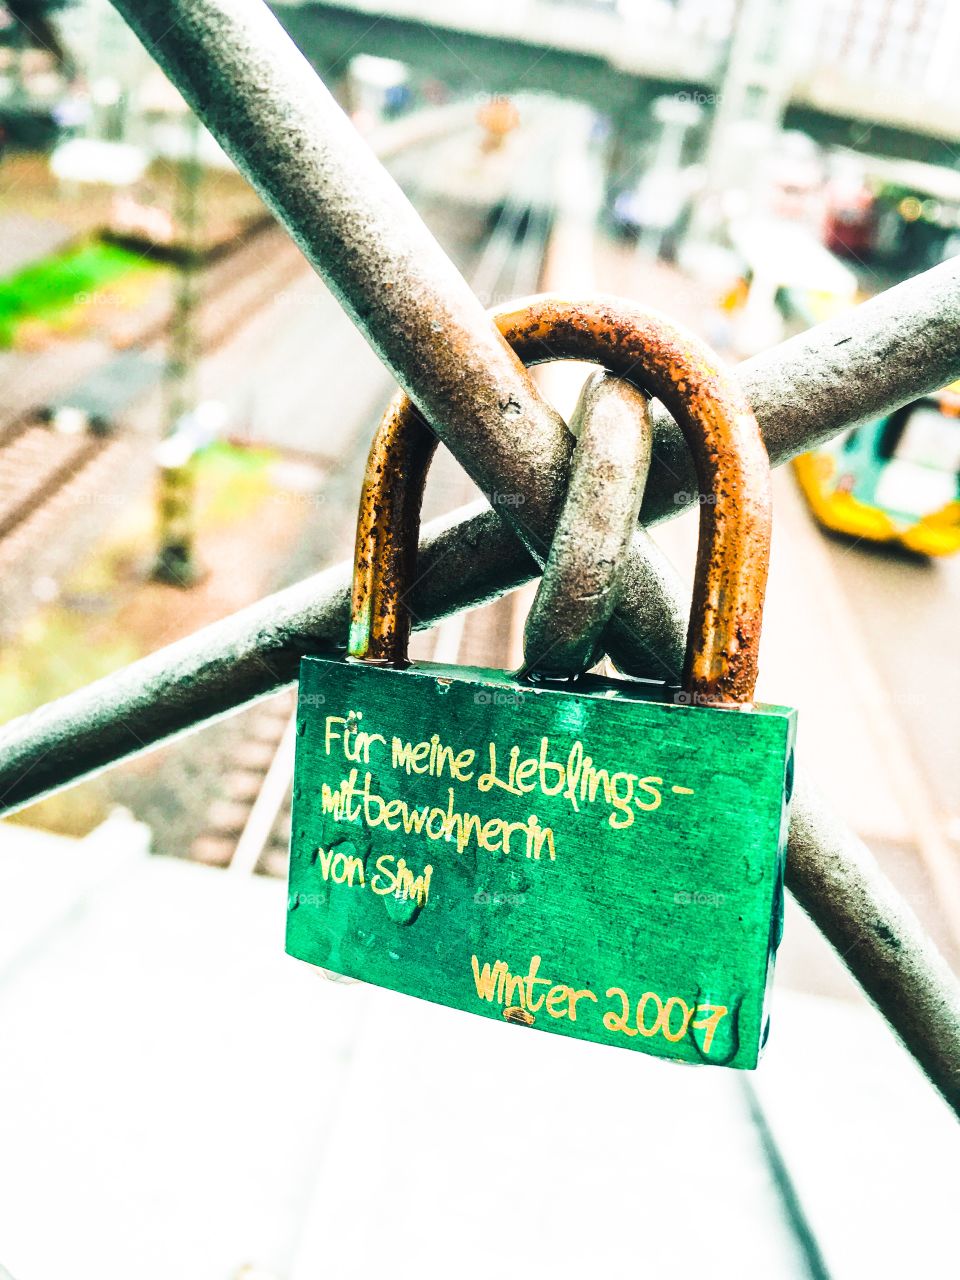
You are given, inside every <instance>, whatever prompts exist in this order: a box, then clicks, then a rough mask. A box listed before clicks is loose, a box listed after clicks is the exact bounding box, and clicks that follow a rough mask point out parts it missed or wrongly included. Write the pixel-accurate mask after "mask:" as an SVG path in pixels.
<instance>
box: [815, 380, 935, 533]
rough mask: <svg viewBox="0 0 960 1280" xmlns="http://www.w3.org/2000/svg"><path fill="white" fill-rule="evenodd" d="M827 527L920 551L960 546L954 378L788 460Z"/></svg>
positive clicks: (819, 517) (818, 517)
mask: <svg viewBox="0 0 960 1280" xmlns="http://www.w3.org/2000/svg"><path fill="white" fill-rule="evenodd" d="M793 465H794V468H795V471H796V474H797V478H798V480H799V482H800V486H801V488H802V489H803V492H804V494H805V495H806V498H807V501H808V502H809V503H810V507H811V509H812V511H813V513H814V515H815V516H816V518H817V519H818V520H819V521H820V523H821V524H823V525H825V526H826V527H827V528H828V529H834V530H836V531H837V532H838V533H844V534H849V535H850V536H852V537H855V538H869V539H871V540H872V541H875V542H894V543H899V544H900V545H901V546H904V547H907V548H909V549H910V550H911V551H916V552H919V553H920V554H922V555H927V556H944V555H951V554H952V553H953V552H955V551H957V550H960V383H953V384H952V385H951V386H949V387H947V388H945V389H944V390H943V391H940V392H938V393H936V394H934V395H931V396H925V397H924V398H923V399H922V400H915V401H913V403H911V404H908V405H905V406H904V407H903V408H902V409H897V410H896V411H895V412H894V413H891V414H889V415H888V416H887V417H885V418H878V419H876V420H875V421H874V422H870V423H868V424H867V425H866V426H863V427H856V428H854V429H853V430H851V431H847V432H845V433H844V434H842V435H840V436H838V437H836V438H835V439H833V440H830V441H828V442H827V443H826V444H825V445H822V446H821V447H820V448H819V449H815V450H813V451H812V452H811V453H805V454H802V455H801V456H800V457H799V458H797V459H795V461H794V464H793Z"/></svg>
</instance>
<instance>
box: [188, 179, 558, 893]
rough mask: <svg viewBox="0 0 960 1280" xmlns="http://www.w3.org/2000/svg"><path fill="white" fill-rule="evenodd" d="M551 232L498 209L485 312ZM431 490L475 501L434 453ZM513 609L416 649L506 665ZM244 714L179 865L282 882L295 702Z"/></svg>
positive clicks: (526, 208)
mask: <svg viewBox="0 0 960 1280" xmlns="http://www.w3.org/2000/svg"><path fill="white" fill-rule="evenodd" d="M541 189H542V190H549V187H548V186H546V185H545V186H544V187H542V188H541ZM551 227H552V210H551V209H550V208H549V207H548V206H545V205H542V204H540V203H539V202H533V201H532V200H529V199H525V198H524V197H523V196H522V195H521V196H518V197H514V198H511V199H508V200H507V202H506V203H505V204H504V206H503V207H502V209H501V210H500V213H499V216H498V218H497V220H496V223H495V225H494V226H493V228H492V230H491V233H490V235H489V237H488V238H487V240H486V243H485V244H484V246H483V248H482V250H481V252H480V254H479V257H478V258H477V260H476V262H475V264H474V267H473V269H472V271H471V272H470V273H469V275H470V280H471V284H472V285H473V287H474V289H475V291H476V292H477V293H478V295H479V296H480V297H483V298H486V299H487V300H489V301H490V302H493V301H495V300H497V299H501V298H507V297H515V296H521V295H523V294H527V293H532V292H535V291H536V289H537V288H538V287H539V285H540V281H541V272H542V269H543V264H544V261H545V258H546V254H547V246H548V243H549V237H550V232H551ZM431 489H432V490H433V492H434V495H435V497H436V496H442V504H443V506H444V507H447V508H450V507H456V506H460V505H462V504H463V503H465V502H469V501H470V500H471V499H473V498H475V497H476V496H477V492H478V491H477V489H476V487H475V486H474V485H473V483H472V482H471V481H470V480H469V478H468V477H467V476H466V474H465V473H464V472H463V471H462V469H460V468H459V467H458V466H457V464H456V463H455V462H454V461H453V459H452V458H450V456H449V455H447V454H446V453H445V451H443V450H441V453H440V456H439V457H438V458H437V460H436V462H435V463H434V467H433V469H432V471H431ZM517 608H518V603H517V600H516V598H515V597H510V596H506V597H502V598H501V599H499V600H497V601H494V602H493V603H492V604H490V605H488V606H486V607H485V608H483V609H480V610H477V611H475V613H473V614H471V615H469V616H468V615H465V614H458V615H456V617H454V618H451V619H449V620H448V621H447V622H445V623H443V624H441V626H439V627H437V628H435V629H434V630H433V631H432V632H430V633H429V634H428V635H427V636H426V637H421V638H420V640H419V644H420V645H421V646H422V647H423V648H424V650H425V651H426V654H429V656H430V657H431V658H433V659H434V660H437V661H443V662H451V663H454V664H456V663H458V662H463V661H469V662H474V663H476V662H480V663H486V664H489V665H497V664H500V665H506V664H508V663H509V662H510V660H511V654H510V647H511V644H512V642H513V639H514V637H515V636H516V635H517V634H518V627H517V619H516V616H515V614H516V611H517ZM426 654H425V656H426ZM246 714H247V715H248V716H249V717H250V719H249V724H248V727H247V731H246V733H245V735H244V740H243V741H242V742H241V743H240V745H239V747H238V749H237V750H236V751H235V753H234V754H233V756H232V757H231V758H230V760H229V761H228V762H227V766H226V770H225V774H224V783H223V795H222V796H221V797H220V798H219V799H217V800H215V801H214V802H213V803H212V804H211V805H210V807H209V809H208V811H207V814H206V820H205V825H204V828H203V830H202V831H201V833H200V834H199V835H198V836H197V837H196V839H195V840H194V841H193V844H192V846H191V848H190V851H189V857H190V858H191V859H193V860H195V861H200V862H205V863H208V864H213V865H216V866H221V867H225V868H228V869H229V870H230V871H231V872H233V873H237V874H251V873H260V874H264V875H270V876H276V877H281V878H285V877H286V874H287V868H288V863H289V842H290V797H291V785H292V781H293V768H294V742H295V722H296V695H295V693H294V692H293V691H286V692H284V693H282V694H277V695H276V696H275V697H273V698H270V699H269V700H268V701H266V702H265V703H261V704H260V706H259V707H258V708H256V709H255V710H253V711H250V712H248V713H246Z"/></svg>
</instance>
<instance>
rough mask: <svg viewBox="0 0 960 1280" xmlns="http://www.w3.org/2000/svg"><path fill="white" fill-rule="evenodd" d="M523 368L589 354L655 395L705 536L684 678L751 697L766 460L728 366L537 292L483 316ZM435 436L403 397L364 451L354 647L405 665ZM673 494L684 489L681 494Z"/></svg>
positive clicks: (602, 310)
mask: <svg viewBox="0 0 960 1280" xmlns="http://www.w3.org/2000/svg"><path fill="white" fill-rule="evenodd" d="M491 316H492V318H493V320H494V322H495V323H496V325H497V327H498V328H499V330H500V332H501V334H502V335H503V337H504V338H505V339H506V341H507V342H508V343H509V345H510V346H511V347H512V348H513V350H514V352H515V353H516V355H517V356H518V357H519V358H520V360H522V361H523V363H524V364H525V365H528V366H529V365H535V364H542V363H546V362H548V361H552V360H585V361H590V362H593V363H595V364H599V365H602V366H603V367H604V368H606V369H608V370H609V371H610V372H611V373H614V374H617V375H619V376H620V377H623V378H626V379H628V380H629V381H631V382H633V383H634V384H635V385H636V386H637V387H638V388H639V389H640V390H642V391H644V392H646V393H647V394H648V395H652V396H656V397H657V398H658V399H660V400H661V401H662V402H663V404H664V405H665V406H666V408H667V409H668V410H669V411H670V413H671V414H672V415H673V417H674V418H675V419H676V421H677V423H678V425H679V426H680V429H681V431H682V432H683V435H684V438H685V440H686V442H687V446H688V448H689V449H690V452H691V454H692V455H693V460H694V465H695V467H696V472H697V480H698V484H699V489H700V494H701V496H702V500H701V504H700V541H699V545H698V549H697V565H696V572H695V575H694V585H693V600H692V605H691V610H690V622H689V625H688V630H687V650H686V660H685V662H684V671H683V679H682V687H683V689H684V691H685V693H686V695H687V697H688V699H689V700H690V701H691V702H697V703H699V702H703V703H711V704H716V703H744V702H750V701H752V699H753V691H754V686H755V684H756V679H757V651H758V648H759V642H760V624H761V619H762V614H763V598H764V593H765V590H766V582H767V569H768V564H769V555H770V523H771V501H770V463H769V459H768V458H767V453H766V449H765V448H764V445H763V440H762V438H761V436H760V430H759V428H758V426H757V422H756V419H755V418H754V416H753V413H752V412H751V410H750V407H749V405H748V404H747V402H746V399H745V398H744V396H743V393H742V391H741V390H740V387H739V385H738V383H737V381H736V379H735V378H734V377H733V375H732V374H731V373H730V372H729V371H728V370H726V369H725V368H724V366H723V364H722V362H721V361H720V360H719V358H718V357H717V356H716V355H715V354H714V353H713V352H712V351H711V350H710V348H709V347H707V346H706V344H704V343H703V342H701V341H700V340H699V339H698V338H696V337H694V336H693V335H692V334H690V333H687V332H686V331H685V330H683V329H681V328H680V327H679V326H677V325H674V324H672V323H670V322H669V321H667V320H665V319H664V318H663V317H662V316H660V315H658V314H657V313H656V312H652V311H648V310H647V309H645V308H643V307H639V306H636V305H635V304H634V303H632V302H629V301H626V300H624V299H621V298H614V297H608V296H605V295H600V296H597V297H592V298H588V299H583V300H577V301H569V300H565V299H562V298H559V297H556V296H554V295H549V294H548V295H541V296H538V297H534V298H528V299H523V300H521V301H519V302H513V303H509V304H507V305H506V306H504V307H501V308H498V309H497V310H495V311H493V312H491ZM436 446H437V438H436V436H434V434H433V432H432V431H431V430H430V429H429V427H427V425H426V423H425V422H424V421H423V419H422V418H421V416H420V414H419V413H418V412H417V410H416V409H415V407H414V405H413V403H412V401H411V400H410V399H409V397H407V396H406V395H404V394H402V393H398V395H397V396H395V397H394V399H393V401H392V402H391V404H390V406H389V407H388V409H387V411H386V413H385V414H384V416H383V418H382V420H381V422H380V425H379V427H378V428H377V432H376V435H375V436H374V440H373V444H372V446H371V449H370V455H369V458H368V460H367V470H366V474H365V476H364V481H363V489H362V492H361V498H360V513H359V517H358V521H357V540H356V554H355V559H354V576H353V595H352V601H351V622H350V639H349V645H348V653H349V656H350V657H351V658H354V659H358V660H362V661H365V662H374V663H379V664H382V665H390V666H400V667H402V666H405V665H406V664H407V645H408V641H409V635H410V616H409V612H408V610H407V607H406V605H405V604H404V600H405V597H406V596H407V594H408V593H409V591H410V590H411V589H412V587H413V585H414V582H415V570H416V553H417V545H418V540H419V529H420V506H421V502H422V498H423V489H424V485H425V482H426V476H427V471H428V469H429V465H430V461H431V459H432V457H433V454H434V451H435V449H436ZM678 500H679V495H678Z"/></svg>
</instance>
